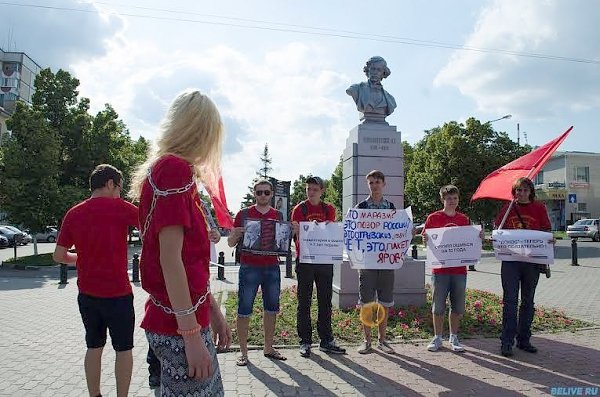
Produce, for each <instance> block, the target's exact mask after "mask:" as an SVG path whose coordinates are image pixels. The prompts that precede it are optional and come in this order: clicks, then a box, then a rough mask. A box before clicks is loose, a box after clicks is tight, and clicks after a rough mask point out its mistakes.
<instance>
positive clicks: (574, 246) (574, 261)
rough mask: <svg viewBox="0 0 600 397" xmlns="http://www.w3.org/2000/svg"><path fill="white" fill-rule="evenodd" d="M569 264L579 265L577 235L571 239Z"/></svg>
mask: <svg viewBox="0 0 600 397" xmlns="http://www.w3.org/2000/svg"><path fill="white" fill-rule="evenodd" d="M571 266H579V263H577V237H575V238H572V239H571Z"/></svg>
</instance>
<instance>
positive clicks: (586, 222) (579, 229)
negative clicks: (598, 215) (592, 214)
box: [567, 219, 600, 241]
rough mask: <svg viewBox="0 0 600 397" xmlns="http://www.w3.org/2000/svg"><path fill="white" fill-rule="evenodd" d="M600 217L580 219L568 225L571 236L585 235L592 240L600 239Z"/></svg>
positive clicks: (568, 234) (569, 235)
mask: <svg viewBox="0 0 600 397" xmlns="http://www.w3.org/2000/svg"><path fill="white" fill-rule="evenodd" d="M599 229H600V219H580V220H578V221H577V222H575V223H574V224H572V225H570V226H567V236H568V237H569V238H576V237H585V238H591V239H592V241H600V232H599Z"/></svg>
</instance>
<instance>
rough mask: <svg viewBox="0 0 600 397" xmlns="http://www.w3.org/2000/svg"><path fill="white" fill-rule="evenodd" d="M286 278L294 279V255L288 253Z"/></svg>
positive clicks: (286, 257)
mask: <svg viewBox="0 0 600 397" xmlns="http://www.w3.org/2000/svg"><path fill="white" fill-rule="evenodd" d="M285 278H294V274H293V273H292V253H291V252H288V254H287V255H286V256H285Z"/></svg>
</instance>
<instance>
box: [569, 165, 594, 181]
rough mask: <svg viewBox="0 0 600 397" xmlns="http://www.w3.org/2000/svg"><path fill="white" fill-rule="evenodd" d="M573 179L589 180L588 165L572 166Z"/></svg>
mask: <svg viewBox="0 0 600 397" xmlns="http://www.w3.org/2000/svg"><path fill="white" fill-rule="evenodd" d="M573 180H574V181H575V182H588V183H589V181H590V167H573Z"/></svg>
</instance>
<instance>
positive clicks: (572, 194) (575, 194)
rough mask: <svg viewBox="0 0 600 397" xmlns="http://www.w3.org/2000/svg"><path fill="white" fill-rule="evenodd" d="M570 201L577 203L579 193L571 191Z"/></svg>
mask: <svg viewBox="0 0 600 397" xmlns="http://www.w3.org/2000/svg"><path fill="white" fill-rule="evenodd" d="M569 203H572V204H575V203H577V193H569Z"/></svg>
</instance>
